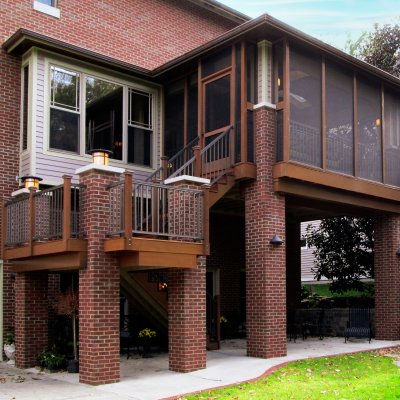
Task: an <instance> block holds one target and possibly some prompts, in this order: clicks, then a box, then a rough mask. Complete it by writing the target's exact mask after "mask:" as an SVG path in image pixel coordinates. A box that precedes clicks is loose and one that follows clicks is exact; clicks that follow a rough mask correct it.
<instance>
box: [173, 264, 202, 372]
mask: <svg viewBox="0 0 400 400" xmlns="http://www.w3.org/2000/svg"><path fill="white" fill-rule="evenodd" d="M168 338H169V339H168V340H169V369H170V370H171V371H176V372H190V371H196V370H198V369H202V368H205V367H206V258H205V257H204V256H200V257H198V258H197V268H195V269H188V270H170V271H169V273H168Z"/></svg>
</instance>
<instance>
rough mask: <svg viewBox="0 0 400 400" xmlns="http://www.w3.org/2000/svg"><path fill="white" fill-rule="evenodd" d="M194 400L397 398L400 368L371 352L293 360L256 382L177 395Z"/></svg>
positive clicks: (183, 399) (391, 359)
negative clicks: (193, 393) (194, 393)
mask: <svg viewBox="0 0 400 400" xmlns="http://www.w3.org/2000/svg"><path fill="white" fill-rule="evenodd" d="M194 399H203V400H244V399H246V400H247V399H249V400H272V399H274V400H286V399H299V400H300V399H301V400H308V399H315V400H317V399H318V400H324V399H338V400H339V399H340V400H364V399H365V400H369V399H371V400H378V399H400V368H399V367H398V366H396V365H395V364H394V362H393V358H389V357H383V356H381V355H378V354H377V353H374V352H372V353H358V354H350V355H343V356H336V357H328V358H320V359H314V360H306V361H297V362H294V363H291V364H289V365H287V366H286V367H283V368H281V369H279V370H278V371H276V372H274V373H273V374H272V375H270V376H267V377H265V378H262V379H259V380H258V381H256V382H252V383H244V384H239V385H235V386H230V387H227V388H224V389H217V390H211V391H206V392H202V393H199V394H197V395H187V396H184V397H182V398H181V400H194Z"/></svg>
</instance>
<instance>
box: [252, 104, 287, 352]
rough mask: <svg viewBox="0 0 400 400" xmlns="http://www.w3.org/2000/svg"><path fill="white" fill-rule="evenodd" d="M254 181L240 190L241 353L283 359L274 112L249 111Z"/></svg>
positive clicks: (281, 225) (281, 214)
mask: <svg viewBox="0 0 400 400" xmlns="http://www.w3.org/2000/svg"><path fill="white" fill-rule="evenodd" d="M255 125H256V129H255V140H256V144H255V149H256V164H257V179H256V180H255V181H253V182H251V183H249V184H248V185H247V187H246V189H245V212H246V309H247V321H246V328H247V354H248V355H249V356H252V357H260V358H269V357H278V356H284V355H286V265H285V259H286V257H285V244H283V245H281V246H276V245H272V244H270V240H271V239H272V237H273V236H274V235H275V234H276V235H279V236H280V237H281V238H282V239H285V198H284V197H282V196H279V195H277V194H275V193H274V190H273V177H272V166H273V164H274V162H275V148H274V142H275V140H274V137H275V110H272V109H269V108H267V107H261V108H259V109H257V111H256V112H255Z"/></svg>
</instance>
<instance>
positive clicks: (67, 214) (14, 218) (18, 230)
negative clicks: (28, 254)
mask: <svg viewBox="0 0 400 400" xmlns="http://www.w3.org/2000/svg"><path fill="white" fill-rule="evenodd" d="M82 190H83V187H82V186H81V185H78V184H71V178H70V177H64V183H63V184H62V185H59V186H56V187H52V188H49V189H45V190H41V191H34V190H32V189H31V191H30V193H29V194H25V195H22V197H20V198H17V199H12V200H10V201H8V202H6V203H5V205H4V215H5V221H4V222H5V240H4V245H5V246H6V247H15V246H21V245H24V244H25V245H27V244H29V243H32V242H45V241H51V240H61V239H69V238H78V237H81V236H82V227H81V225H80V218H79V213H80V209H81V206H80V202H81V198H82V196H80V193H81V192H82Z"/></svg>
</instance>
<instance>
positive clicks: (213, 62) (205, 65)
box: [201, 47, 232, 78]
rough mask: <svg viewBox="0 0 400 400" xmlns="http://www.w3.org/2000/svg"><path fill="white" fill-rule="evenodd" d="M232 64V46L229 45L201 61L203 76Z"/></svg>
mask: <svg viewBox="0 0 400 400" xmlns="http://www.w3.org/2000/svg"><path fill="white" fill-rule="evenodd" d="M231 65H232V48H231V47H227V48H225V49H224V50H222V51H219V52H218V53H214V54H212V55H210V56H208V57H207V58H205V59H204V60H203V61H202V62H201V76H202V78H205V77H206V76H209V75H212V74H215V73H216V72H218V71H221V70H222V69H225V68H228V67H230V66H231Z"/></svg>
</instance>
